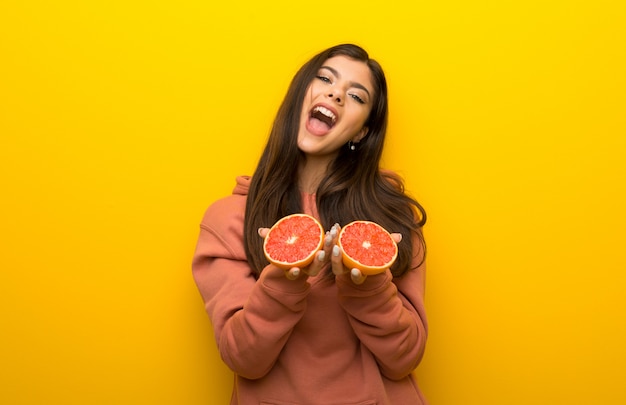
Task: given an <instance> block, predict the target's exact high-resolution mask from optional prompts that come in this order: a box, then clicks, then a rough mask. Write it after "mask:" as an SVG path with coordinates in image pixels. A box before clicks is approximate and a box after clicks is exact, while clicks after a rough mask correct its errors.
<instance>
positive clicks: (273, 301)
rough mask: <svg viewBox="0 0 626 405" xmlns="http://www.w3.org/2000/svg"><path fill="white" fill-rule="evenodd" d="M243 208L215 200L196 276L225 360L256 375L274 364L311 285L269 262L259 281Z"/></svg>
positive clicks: (200, 242) (203, 229) (206, 223)
mask: <svg viewBox="0 0 626 405" xmlns="http://www.w3.org/2000/svg"><path fill="white" fill-rule="evenodd" d="M242 235H243V214H238V213H235V214H233V210H232V204H229V203H228V202H223V203H222V202H218V203H216V204H214V205H213V206H211V207H210V208H209V209H208V210H207V212H206V214H205V216H204V219H203V221H202V224H201V226H200V235H199V238H198V243H197V246H196V252H195V255H194V258H193V263H192V271H193V276H194V280H195V282H196V285H197V286H198V289H199V291H200V294H201V295H202V298H203V300H204V303H205V308H206V311H207V313H208V315H209V318H210V319H211V322H212V325H213V329H214V332H215V339H216V342H217V345H218V349H219V352H220V355H221V357H222V359H223V361H224V362H225V363H226V365H227V366H228V367H229V368H231V369H232V370H233V371H234V372H236V373H237V374H239V375H241V376H243V377H245V378H249V379H255V378H260V377H262V376H264V375H265V374H266V373H267V372H268V371H269V370H270V369H271V368H272V366H273V365H274V363H275V361H276V359H277V358H278V355H279V354H280V352H281V350H282V348H283V346H284V345H285V343H286V342H287V340H288V338H289V336H290V334H291V331H292V329H293V327H294V325H295V324H296V323H297V322H298V321H299V320H300V319H301V317H302V315H303V314H304V310H305V307H306V297H307V295H308V292H309V289H310V285H309V283H308V282H307V281H306V279H305V278H301V279H298V280H295V281H291V280H288V279H287V278H286V277H285V276H284V273H283V271H282V270H280V269H279V268H277V267H275V266H272V265H269V266H267V267H266V268H265V269H264V271H263V272H262V273H261V276H260V278H259V279H258V281H257V280H256V279H255V277H254V273H253V271H252V269H251V268H250V266H249V265H248V262H247V261H246V258H245V253H244V250H243V236H242Z"/></svg>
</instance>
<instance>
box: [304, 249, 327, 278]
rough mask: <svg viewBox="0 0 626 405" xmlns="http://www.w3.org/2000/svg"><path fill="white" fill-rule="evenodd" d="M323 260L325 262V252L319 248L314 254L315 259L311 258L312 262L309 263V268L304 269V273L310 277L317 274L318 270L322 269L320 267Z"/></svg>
mask: <svg viewBox="0 0 626 405" xmlns="http://www.w3.org/2000/svg"><path fill="white" fill-rule="evenodd" d="M325 262H326V252H324V251H323V250H320V251H319V252H317V254H316V255H315V260H313V263H311V265H310V266H309V268H308V269H306V271H305V272H306V274H308V275H309V276H312V277H315V276H317V275H318V274H319V272H320V271H321V270H322V268H323V267H324V263H325Z"/></svg>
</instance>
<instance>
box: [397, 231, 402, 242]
mask: <svg viewBox="0 0 626 405" xmlns="http://www.w3.org/2000/svg"><path fill="white" fill-rule="evenodd" d="M398 235H399V239H398V243H400V241H401V240H402V234H401V233H399V234H398Z"/></svg>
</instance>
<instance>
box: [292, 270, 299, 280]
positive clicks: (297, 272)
mask: <svg viewBox="0 0 626 405" xmlns="http://www.w3.org/2000/svg"><path fill="white" fill-rule="evenodd" d="M291 274H292V275H293V277H294V278H296V277H298V276H299V275H300V269H293V270H292V271H291Z"/></svg>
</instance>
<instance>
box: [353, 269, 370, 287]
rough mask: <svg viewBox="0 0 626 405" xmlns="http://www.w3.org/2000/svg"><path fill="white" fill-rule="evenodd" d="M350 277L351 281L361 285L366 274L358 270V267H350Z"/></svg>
mask: <svg viewBox="0 0 626 405" xmlns="http://www.w3.org/2000/svg"><path fill="white" fill-rule="evenodd" d="M350 278H351V279H352V282H353V283H354V284H356V285H361V284H363V282H364V281H365V279H366V278H367V276H366V275H364V274H363V273H361V272H360V271H359V269H352V270H351V271H350Z"/></svg>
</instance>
